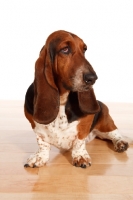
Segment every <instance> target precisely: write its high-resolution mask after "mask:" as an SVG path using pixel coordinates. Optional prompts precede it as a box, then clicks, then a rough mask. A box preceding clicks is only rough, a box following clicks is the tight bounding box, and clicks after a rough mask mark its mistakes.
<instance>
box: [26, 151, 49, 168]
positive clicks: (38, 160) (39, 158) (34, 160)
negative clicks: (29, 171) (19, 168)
mask: <svg viewBox="0 0 133 200" xmlns="http://www.w3.org/2000/svg"><path fill="white" fill-rule="evenodd" d="M48 160H49V154H48V153H46V152H38V153H35V154H33V155H31V156H30V157H29V158H28V160H27V163H26V164H25V165H24V167H33V168H34V167H42V166H44V165H45V164H46V162H47V161H48Z"/></svg>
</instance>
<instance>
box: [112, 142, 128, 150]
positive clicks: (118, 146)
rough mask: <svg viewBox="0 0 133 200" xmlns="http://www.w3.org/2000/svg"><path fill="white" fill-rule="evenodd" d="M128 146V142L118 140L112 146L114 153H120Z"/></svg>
mask: <svg viewBox="0 0 133 200" xmlns="http://www.w3.org/2000/svg"><path fill="white" fill-rule="evenodd" d="M128 147H129V145H128V142H126V141H123V140H119V141H117V142H116V143H115V144H114V148H115V151H117V152H119V153H121V152H124V151H126V150H127V149H128Z"/></svg>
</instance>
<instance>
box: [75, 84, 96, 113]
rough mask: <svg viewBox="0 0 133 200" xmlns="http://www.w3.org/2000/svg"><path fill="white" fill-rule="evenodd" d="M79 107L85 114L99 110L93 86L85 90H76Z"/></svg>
mask: <svg viewBox="0 0 133 200" xmlns="http://www.w3.org/2000/svg"><path fill="white" fill-rule="evenodd" d="M78 100H79V107H80V109H81V111H82V112H83V113H85V114H94V113H97V112H98V111H99V110H100V107H99V104H98V102H97V100H96V97H95V94H94V90H93V88H90V89H89V91H86V92H78Z"/></svg>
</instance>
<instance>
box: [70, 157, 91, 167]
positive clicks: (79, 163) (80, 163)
mask: <svg viewBox="0 0 133 200" xmlns="http://www.w3.org/2000/svg"><path fill="white" fill-rule="evenodd" d="M73 165H74V166H75V167H81V168H86V167H87V166H91V161H90V159H89V158H83V157H82V156H80V158H74V159H73Z"/></svg>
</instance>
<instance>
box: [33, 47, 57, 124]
mask: <svg viewBox="0 0 133 200" xmlns="http://www.w3.org/2000/svg"><path fill="white" fill-rule="evenodd" d="M46 51H47V50H46V48H45V47H43V49H42V51H41V52H40V57H39V58H38V60H37V61H36V64H35V80H34V93H35V96H34V114H33V118H34V120H35V121H36V122H38V123H40V124H49V123H50V122H52V121H53V120H54V119H55V118H56V116H57V114H58V111H59V93H58V89H57V87H56V85H55V83H54V77H53V72H52V66H51V62H50V60H49V56H48V55H47V52H46Z"/></svg>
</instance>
